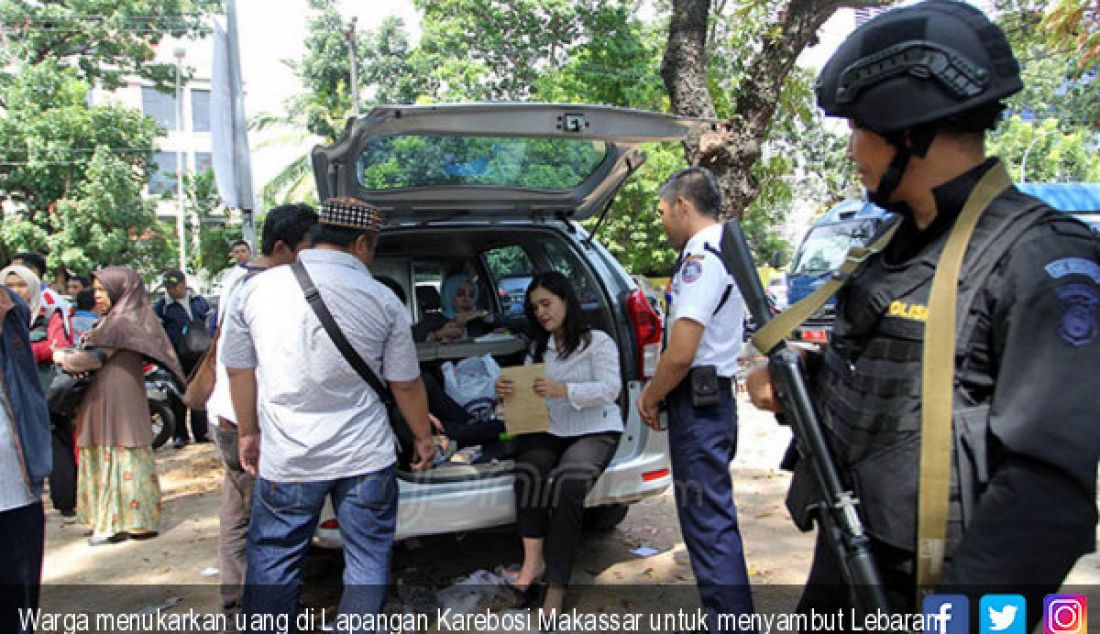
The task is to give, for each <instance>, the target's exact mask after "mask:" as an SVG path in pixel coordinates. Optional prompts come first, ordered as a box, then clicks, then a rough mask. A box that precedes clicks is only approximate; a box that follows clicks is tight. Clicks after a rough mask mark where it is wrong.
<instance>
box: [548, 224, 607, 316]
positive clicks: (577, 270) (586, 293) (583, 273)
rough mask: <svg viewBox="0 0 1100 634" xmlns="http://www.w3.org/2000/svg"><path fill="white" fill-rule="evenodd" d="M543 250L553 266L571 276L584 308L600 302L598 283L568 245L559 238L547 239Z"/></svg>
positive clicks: (574, 288) (592, 306) (593, 306)
mask: <svg viewBox="0 0 1100 634" xmlns="http://www.w3.org/2000/svg"><path fill="white" fill-rule="evenodd" d="M542 248H543V251H545V252H546V259H547V261H548V262H549V263H550V266H551V268H553V269H554V270H555V271H558V272H560V273H562V274H563V275H565V276H566V277H568V278H569V281H571V282H572V283H573V290H574V291H576V292H577V299H579V300H580V302H581V307H582V308H584V309H592V308H596V307H597V306H598V304H599V301H600V300H599V297H600V295H599V293H597V292H596V284H595V282H594V281H593V280H592V278H591V277H590V276H589V274H588V272H587V270H586V269H585V267H584V265H583V264H581V262H580V261H579V260H578V259H577V254H576V253H574V252H573V251H572V250H571V249H570V248H569V247H568V246H566V245H565V244H564V243H562V242H560V241H557V240H547V241H545V242H543V243H542Z"/></svg>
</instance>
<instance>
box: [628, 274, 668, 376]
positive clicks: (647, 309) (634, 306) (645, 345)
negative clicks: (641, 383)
mask: <svg viewBox="0 0 1100 634" xmlns="http://www.w3.org/2000/svg"><path fill="white" fill-rule="evenodd" d="M626 314H627V316H628V317H629V318H630V324H631V325H632V326H633V327H634V340H635V341H636V342H637V344H638V367H639V368H640V369H641V375H642V378H643V379H648V378H649V377H651V376H653V373H654V372H656V371H657V359H658V357H660V355H661V318H660V317H658V316H657V313H656V312H654V310H653V307H652V306H650V305H649V300H648V299H646V296H645V293H643V292H642V291H641V290H640V289H634V290H633V291H630V293H629V294H627V296H626Z"/></svg>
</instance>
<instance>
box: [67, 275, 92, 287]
mask: <svg viewBox="0 0 1100 634" xmlns="http://www.w3.org/2000/svg"><path fill="white" fill-rule="evenodd" d="M69 279H73V280H76V281H78V282H80V283H81V285H83V286H84V288H86V289H87V288H91V287H92V278H90V277H88V276H87V275H72V276H70V278H69Z"/></svg>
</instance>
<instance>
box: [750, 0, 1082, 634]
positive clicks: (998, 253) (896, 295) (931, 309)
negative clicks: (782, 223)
mask: <svg viewBox="0 0 1100 634" xmlns="http://www.w3.org/2000/svg"><path fill="white" fill-rule="evenodd" d="M1022 86H1023V85H1022V82H1021V80H1020V76H1019V67H1018V65H1017V62H1016V59H1015V58H1014V57H1013V54H1012V49H1011V47H1010V46H1009V44H1008V42H1007V40H1006V39H1005V36H1004V33H1002V32H1001V30H1000V29H999V28H998V27H997V26H996V25H994V24H992V23H991V22H990V21H989V20H988V18H986V16H985V15H983V14H982V12H981V11H979V10H978V9H976V8H975V7H973V6H970V5H968V4H964V3H961V2H949V1H945V0H928V1H926V2H922V3H920V4H916V5H912V6H907V7H903V8H899V9H895V10H893V11H889V12H886V13H883V14H881V15H879V16H878V17H876V18H875V19H873V20H871V21H869V22H867V23H866V24H864V25H863V26H862V27H860V28H859V29H857V30H856V31H855V32H854V33H853V34H852V35H851V36H849V37H848V39H847V40H846V41H845V42H844V43H843V44H842V45H841V46H840V48H839V49H838V50H837V52H836V53H835V54H834V56H833V58H832V59H831V60H830V61H829V63H828V64H827V65H826V66H825V68H824V70H823V71H822V72H821V75H820V76H819V77H818V81H817V87H816V91H817V99H818V103H819V104H820V105H821V106H822V108H823V109H824V110H825V112H826V113H827V114H830V115H833V116H839V117H844V118H846V119H848V123H849V126H850V128H851V139H850V141H849V145H848V155H849V157H850V158H851V159H852V160H853V161H854V162H855V163H856V165H857V167H858V169H859V175H860V178H861V179H862V181H863V184H864V186H865V187H866V188H867V190H868V194H869V196H870V198H871V200H872V201H873V202H875V203H876V204H878V205H880V206H883V207H884V208H886V209H888V210H890V211H894V212H896V213H897V214H898V221H897V222H896V223H895V225H894V227H893V228H892V229H890V230H892V231H894V233H893V234H892V237H888V238H885V239H886V240H888V242H885V246H884V247H883V248H882V249H881V251H880V252H877V253H873V254H872V255H870V256H869V257H867V258H866V259H865V260H864V261H863V262H862V263H861V264H860V265H859V267H858V268H857V269H856V270H855V272H854V274H852V275H851V277H850V279H849V280H848V281H847V283H846V284H845V285H844V286H843V287H842V288H841V289H840V291H839V292H838V293H837V302H838V303H837V318H836V323H835V325H834V328H833V332H832V334H831V337H830V340H829V345H828V347H827V348H825V350H824V351H823V352H822V353H821V354H816V355H812V354H811V355H807V357H806V361H807V369H808V371H809V373H810V375H811V379H812V381H813V393H814V397H815V403H816V406H817V409H818V410H819V413H820V417H821V422H822V424H823V426H824V428H825V429H824V431H825V434H826V438H827V440H828V442H829V444H830V445H831V447H832V450H833V454H834V457H835V459H836V460H837V462H838V463H839V467H840V468H841V470H842V472H843V475H844V477H845V478H846V484H847V485H848V486H850V487H852V488H853V489H854V490H855V494H856V496H857V498H858V499H859V502H860V509H861V510H862V513H863V516H864V521H865V523H866V529H867V533H868V534H869V536H870V538H871V547H872V551H873V553H874V555H875V556H876V559H877V564H878V567H879V572H880V574H881V576H882V578H883V580H884V583H885V586H886V588H885V589H886V590H887V594H888V596H887V598H888V599H889V600H890V601H891V603H892V604H893V607H894V608H896V609H898V610H903V611H911V610H912V608H913V607H914V601H915V598H916V596H917V591H918V590H929V589H932V588H937V589H940V590H942V589H944V588H955V589H958V590H962V591H975V590H978V589H983V590H984V589H997V590H999V591H1000V592H1005V593H1013V594H1022V595H1025V596H1026V597H1027V598H1028V600H1029V602H1030V605H1028V606H1027V609H1026V614H1027V618H1026V630H1025V629H1024V628H1020V630H1019V631H1031V630H1032V629H1033V628H1034V626H1035V624H1036V622H1037V620H1038V618H1039V616H1040V614H1041V613H1042V612H1043V605H1042V603H1041V598H1042V596H1043V595H1044V594H1045V593H1049V592H1055V591H1056V590H1057V588H1058V587H1059V586H1060V584H1061V583H1062V581H1063V580H1064V579H1065V577H1066V575H1067V574H1068V572H1069V570H1070V569H1071V568H1072V567H1073V565H1074V563H1075V562H1076V561H1077V559H1078V558H1079V557H1080V556H1081V555H1082V554H1084V553H1086V552H1090V551H1091V550H1093V548H1094V537H1095V527H1096V521H1097V512H1096V467H1097V455H1098V451H1100V433H1098V431H1100V430H1098V429H1097V415H1096V395H1097V394H1098V393H1100V330H1098V324H1097V316H1098V307H1100V252H1098V245H1097V241H1096V240H1095V239H1094V238H1093V237H1092V236H1091V234H1090V233H1089V230H1088V228H1087V227H1085V226H1084V225H1082V224H1080V223H1078V222H1076V221H1075V220H1073V219H1072V218H1070V217H1068V216H1066V215H1064V214H1060V213H1058V212H1055V211H1053V210H1052V209H1051V208H1050V207H1048V206H1047V205H1045V204H1043V203H1042V202H1040V201H1038V200H1036V199H1035V198H1032V197H1029V196H1027V195H1025V194H1022V193H1021V192H1020V191H1019V190H1017V189H1016V188H1015V187H1013V186H1012V182H1011V179H1010V177H1009V176H1008V173H1007V171H1006V169H1005V166H1004V165H1003V164H1002V163H1001V162H1000V161H999V160H998V159H996V158H987V156H986V154H985V147H984V137H985V131H986V130H988V129H992V128H993V127H994V126H995V125H996V123H997V121H998V119H999V118H1000V115H1001V112H1002V110H1003V109H1004V105H1003V100H1004V99H1005V98H1007V97H1008V96H1009V95H1011V94H1013V93H1015V92H1017V91H1019V90H1020V89H1021V88H1022ZM881 237H883V236H880V238H881ZM749 391H750V395H751V396H752V398H753V402H754V403H756V404H757V405H758V406H761V407H766V408H769V409H775V408H776V403H775V400H774V395H773V393H772V390H771V385H770V380H769V378H768V373H767V370H766V368H762V369H758V370H756V371H754V372H753V373H752V374H751V375H750V377H749ZM812 483H813V478H812V475H811V474H810V473H809V471H808V468H807V465H806V463H805V461H803V462H802V463H800V465H799V466H798V467H796V469H795V474H794V480H793V481H792V485H791V492H790V495H789V497H788V507H789V508H790V509H791V512H792V515H793V516H794V518H795V520H796V522H798V523H799V525H800V526H803V527H806V528H808V527H809V521H810V516H811V515H812V513H813V509H812V507H809V506H807V505H806V504H805V502H809V501H812V500H813V499H814V498H815V496H814V495H813V494H810V495H802V494H803V493H804V492H806V491H807V487H810V488H813V484H812ZM932 598H933V597H929V599H932ZM848 601H849V595H848V589H847V588H845V587H844V585H843V578H842V574H841V567H840V564H838V562H837V561H836V559H835V557H834V553H833V552H832V550H831V548H830V546H829V545H828V544H827V543H826V542H825V541H824V540H823V539H822V538H821V535H820V534H819V538H818V545H817V549H816V552H815V554H814V563H813V567H812V569H811V572H810V578H809V580H808V581H807V587H806V590H805V592H804V594H803V597H802V602H801V605H800V609H801V610H802V611H803V612H806V611H808V610H810V609H813V610H816V611H817V612H819V613H822V612H827V611H835V609H837V608H838V607H842V606H844V605H845V604H847V603H848ZM925 608H926V609H927V608H928V603H927V602H926V603H925ZM944 612H945V613H946V614H947V615H950V613H951V611H950V610H945V611H944ZM950 618H954V617H950ZM1019 618H1020V619H1021V623H1022V622H1023V620H1024V617H1023V615H1022V614H1021V615H1019ZM944 625H946V624H945V623H944ZM944 629H946V628H944ZM963 629H965V624H964V628H963ZM941 631H943V630H941Z"/></svg>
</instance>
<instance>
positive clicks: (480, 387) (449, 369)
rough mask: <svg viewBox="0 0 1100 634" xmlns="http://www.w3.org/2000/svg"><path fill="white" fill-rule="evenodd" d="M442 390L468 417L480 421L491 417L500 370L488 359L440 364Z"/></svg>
mask: <svg viewBox="0 0 1100 634" xmlns="http://www.w3.org/2000/svg"><path fill="white" fill-rule="evenodd" d="M442 369H443V389H444V390H445V391H446V392H447V396H450V397H451V398H453V399H454V400H455V402H456V403H458V404H459V405H461V406H462V407H463V408H465V410H466V411H467V412H469V413H470V415H471V416H473V417H474V418H477V419H478V420H480V421H486V420H489V419H491V418H492V417H493V412H494V409H495V405H496V382H497V379H499V378H500V366H499V365H497V362H496V361H495V360H493V357H491V356H489V355H487V354H486V355H482V356H480V357H469V358H466V359H463V360H461V361H459V362H458V363H457V364H454V363H451V362H450V361H448V362H446V363H444V364H443V368H442Z"/></svg>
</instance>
